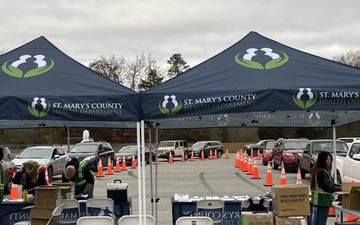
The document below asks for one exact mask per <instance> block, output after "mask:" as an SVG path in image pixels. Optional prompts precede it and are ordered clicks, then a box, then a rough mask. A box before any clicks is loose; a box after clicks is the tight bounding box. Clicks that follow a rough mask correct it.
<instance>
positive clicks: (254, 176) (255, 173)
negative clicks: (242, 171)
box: [251, 160, 260, 179]
mask: <svg viewBox="0 0 360 225" xmlns="http://www.w3.org/2000/svg"><path fill="white" fill-rule="evenodd" d="M251 179H260V177H259V168H258V166H257V163H256V161H255V160H254V165H253V174H252V177H251Z"/></svg>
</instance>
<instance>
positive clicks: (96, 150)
mask: <svg viewBox="0 0 360 225" xmlns="http://www.w3.org/2000/svg"><path fill="white" fill-rule="evenodd" d="M68 155H69V157H70V158H76V159H78V160H79V161H82V160H86V161H88V164H89V167H90V169H91V170H92V171H94V172H97V169H98V162H99V159H101V163H102V167H105V168H106V167H107V165H108V161H109V157H110V160H111V162H112V163H115V152H114V150H113V148H112V147H111V145H110V143H109V142H106V141H98V142H92V141H90V142H84V143H77V144H75V145H74V146H73V147H72V148H71V149H70V151H69V152H68Z"/></svg>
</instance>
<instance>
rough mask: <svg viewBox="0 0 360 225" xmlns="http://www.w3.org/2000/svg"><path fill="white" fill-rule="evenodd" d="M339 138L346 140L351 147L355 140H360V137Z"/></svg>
mask: <svg viewBox="0 0 360 225" xmlns="http://www.w3.org/2000/svg"><path fill="white" fill-rule="evenodd" d="M337 140H343V141H345V142H346V144H347V146H348V147H349V148H350V146H351V144H352V143H353V142H354V141H358V140H360V137H340V138H338V139H337Z"/></svg>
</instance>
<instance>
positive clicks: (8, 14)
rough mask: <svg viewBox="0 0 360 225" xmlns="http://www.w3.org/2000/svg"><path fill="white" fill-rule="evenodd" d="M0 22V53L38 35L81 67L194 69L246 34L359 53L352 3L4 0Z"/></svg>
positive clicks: (327, 52)
mask: <svg viewBox="0 0 360 225" xmlns="http://www.w3.org/2000/svg"><path fill="white" fill-rule="evenodd" d="M0 19H1V22H0V52H4V51H9V50H12V49H14V48H16V47H18V46H20V45H23V44H25V43H27V42H29V41H32V40H33V39H35V38H37V37H40V36H44V37H46V38H47V39H48V40H49V41H50V42H52V43H53V44H54V45H55V46H57V47H58V48H59V49H61V50H62V51H63V52H65V53H66V54H67V55H69V56H70V57H72V58H73V59H75V60H77V61H79V62H80V63H82V64H84V65H86V66H88V64H89V62H91V61H93V60H94V59H96V58H99V57H100V56H101V55H104V56H106V57H107V56H110V55H112V54H115V55H116V56H123V57H125V58H134V57H135V56H136V55H140V54H141V53H142V52H143V53H146V54H151V55H152V57H153V58H154V59H156V61H157V62H158V64H159V65H162V66H163V67H165V66H166V65H167V64H166V60H167V59H169V58H170V56H172V55H173V54H174V53H180V54H181V55H182V56H183V58H184V60H185V61H186V62H187V63H188V64H189V65H190V66H191V67H194V66H195V65H197V64H199V63H201V62H203V61H205V60H207V59H208V58H210V57H212V56H214V55H215V54H217V53H219V52H221V51H222V50H224V49H226V48H228V47H230V46H231V45H232V44H234V43H236V42H237V41H239V40H240V39H241V38H243V37H244V36H245V35H247V34H248V33H249V32H250V31H256V32H258V33H259V34H261V35H263V36H266V37H268V38H270V39H273V40H275V41H278V42H281V43H283V44H285V45H288V46H290V47H293V48H296V49H299V50H302V51H305V52H308V53H311V54H314V55H318V56H322V57H325V58H329V59H332V58H333V57H334V56H338V55H341V54H344V53H346V52H348V51H351V50H353V51H356V50H360V0H302V1H298V0H274V1H271V0H246V1H244V0H177V1H173V0H147V1H146V0H32V1H24V0H11V1H2V4H1V7H0Z"/></svg>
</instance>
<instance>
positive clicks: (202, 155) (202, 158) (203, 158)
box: [200, 151, 205, 160]
mask: <svg viewBox="0 0 360 225" xmlns="http://www.w3.org/2000/svg"><path fill="white" fill-rule="evenodd" d="M200 160H205V156H204V151H201V158H200Z"/></svg>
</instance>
